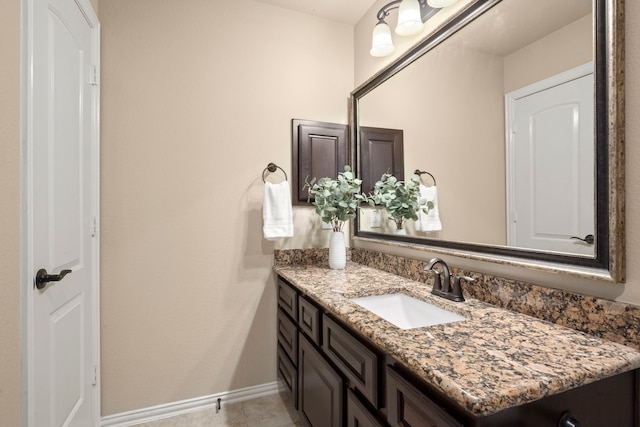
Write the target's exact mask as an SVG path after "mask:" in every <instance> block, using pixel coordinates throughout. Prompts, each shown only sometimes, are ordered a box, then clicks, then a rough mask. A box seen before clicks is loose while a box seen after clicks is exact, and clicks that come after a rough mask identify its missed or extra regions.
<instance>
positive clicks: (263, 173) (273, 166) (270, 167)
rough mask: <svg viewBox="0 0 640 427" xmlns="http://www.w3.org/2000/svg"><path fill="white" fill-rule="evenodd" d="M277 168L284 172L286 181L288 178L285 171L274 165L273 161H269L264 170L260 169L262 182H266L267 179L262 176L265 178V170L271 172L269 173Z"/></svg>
mask: <svg viewBox="0 0 640 427" xmlns="http://www.w3.org/2000/svg"><path fill="white" fill-rule="evenodd" d="M278 169H280V170H281V171H282V173H283V174H284V180H285V181H288V180H289V178H287V173H286V172H285V171H284V169H282V168H281V167H280V166H278V165H276V164H275V163H269V164H268V165H267V167H266V168H264V170H263V171H262V182H264V183H266V182H267V181H265V179H264V178H265V176H266V175H265V174H266V173H267V172H271V173H273V172H275V171H276V170H278Z"/></svg>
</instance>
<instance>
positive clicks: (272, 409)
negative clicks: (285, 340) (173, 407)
mask: <svg viewBox="0 0 640 427" xmlns="http://www.w3.org/2000/svg"><path fill="white" fill-rule="evenodd" d="M290 400H291V396H290V395H288V394H286V393H285V392H282V393H280V394H272V395H269V396H265V397H260V398H257V399H253V400H247V401H244V402H238V403H230V404H228V405H225V404H224V401H223V402H222V408H221V409H220V411H219V412H218V413H216V410H215V409H207V410H203V411H198V412H193V413H191V414H185V415H179V416H176V417H172V418H165V419H163V420H158V421H153V422H149V423H143V424H138V425H136V426H135V427H299V426H303V425H304V424H302V422H301V421H300V419H299V418H298V414H297V412H296V410H295V408H294V407H293V404H292V403H291V401H290Z"/></svg>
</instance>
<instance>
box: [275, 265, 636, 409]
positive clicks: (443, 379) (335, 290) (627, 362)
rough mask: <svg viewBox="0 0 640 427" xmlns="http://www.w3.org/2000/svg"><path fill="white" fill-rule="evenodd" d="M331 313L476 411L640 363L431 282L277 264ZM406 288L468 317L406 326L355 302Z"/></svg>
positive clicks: (606, 344)
mask: <svg viewBox="0 0 640 427" xmlns="http://www.w3.org/2000/svg"><path fill="white" fill-rule="evenodd" d="M274 270H275V271H276V273H278V274H279V275H280V276H282V277H284V278H285V279H286V280H288V281H289V282H291V283H292V284H293V285H295V286H296V287H297V288H298V289H300V290H301V291H302V293H303V294H307V295H308V296H310V297H311V298H312V299H314V300H315V301H316V302H318V303H320V304H321V305H322V306H324V308H326V309H327V311H329V312H330V313H332V314H334V315H335V316H336V317H338V318H339V319H341V320H343V321H344V322H345V323H347V324H349V325H351V326H352V327H353V328H354V329H355V330H357V331H359V332H360V333H362V334H363V335H364V336H366V337H368V338H369V339H371V340H372V341H373V342H375V343H376V344H378V345H379V346H380V347H381V348H382V349H383V350H384V351H385V352H387V353H389V354H390V355H391V356H392V357H393V358H395V359H396V360H397V361H398V362H400V363H402V364H404V365H405V366H406V367H408V368H409V369H411V370H412V371H413V372H415V373H416V374H417V375H419V376H420V377H422V378H423V379H424V380H426V381H427V382H428V383H429V384H431V385H433V386H434V387H436V388H437V389H439V390H441V391H442V392H443V393H445V394H446V395H447V396H449V397H450V398H451V399H453V400H455V401H456V402H457V403H458V404H460V405H461V406H462V407H463V408H466V409H467V410H468V411H469V412H471V413H472V414H474V415H476V416H486V415H490V414H493V413H496V412H499V411H501V410H503V409H506V408H510V407H513V406H518V405H522V404H525V403H527V402H531V401H534V400H538V399H540V398H542V397H545V396H549V395H552V394H556V393H560V392H562V391H565V390H569V389H572V388H575V387H579V386H581V385H585V384H588V383H591V382H594V381H597V380H600V379H603V378H606V377H609V376H612V375H616V374H619V373H622V372H626V371H629V370H632V369H635V368H638V367H640V352H638V351H637V350H635V349H632V348H630V347H626V346H624V345H621V344H616V343H613V342H610V341H606V340H603V339H600V338H597V337H594V336H591V335H587V334H584V333H582V332H578V331H575V330H573V329H569V328H566V327H562V326H558V325H555V324H553V323H550V322H546V321H543V320H539V319H536V318H533V317H529V316H526V315H524V314H520V313H516V312H512V311H509V310H506V309H502V308H498V307H495V306H492V305H490V304H487V303H484V302H481V301H478V300H473V299H467V300H466V301H465V302H451V301H448V300H446V299H444V298H440V297H437V296H433V295H431V293H430V292H431V286H430V285H427V284H424V283H421V282H416V281H413V280H409V279H405V278H402V277H400V276H396V275H393V274H390V273H386V272H383V271H380V270H376V269H373V268H370V267H366V266H363V265H360V264H356V263H351V262H350V263H347V266H346V268H345V269H344V270H330V269H328V268H326V267H320V266H313V265H286V266H275V267H274ZM395 292H401V293H405V294H408V295H411V296H415V297H417V298H419V299H422V300H424V301H426V302H428V303H430V304H433V305H436V306H438V307H441V308H444V309H446V310H449V311H452V312H455V313H458V314H460V315H462V316H464V317H465V318H466V319H468V320H466V321H461V322H455V323H449V324H444V325H436V326H429V327H424V328H416V329H408V330H403V329H400V328H398V327H396V326H394V325H393V324H391V323H389V322H387V321H386V320H384V319H382V318H380V317H378V316H377V315H375V314H373V313H371V312H369V311H368V310H366V309H364V308H362V307H360V306H359V305H357V304H355V303H353V302H351V301H350V299H351V298H356V297H361V296H369V295H380V294H387V293H395Z"/></svg>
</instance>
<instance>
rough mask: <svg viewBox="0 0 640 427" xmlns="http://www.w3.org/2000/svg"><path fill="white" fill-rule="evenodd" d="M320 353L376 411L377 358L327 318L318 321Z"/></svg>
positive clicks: (377, 402)
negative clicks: (321, 326)
mask: <svg viewBox="0 0 640 427" xmlns="http://www.w3.org/2000/svg"><path fill="white" fill-rule="evenodd" d="M322 324H323V333H322V350H324V353H325V354H326V355H327V357H328V358H329V359H330V360H331V361H332V362H333V363H335V365H336V366H337V367H338V368H339V369H340V370H341V371H342V372H343V373H344V375H345V376H346V377H347V378H348V379H349V384H350V386H353V387H355V388H357V389H358V390H360V392H361V393H362V394H363V396H364V397H366V398H367V399H369V401H370V402H371V404H373V406H375V407H379V403H380V402H379V399H378V393H379V390H378V356H377V355H376V353H374V352H373V351H371V350H370V349H369V348H368V347H367V346H365V345H364V344H362V343H361V342H360V341H359V340H358V339H356V338H355V337H354V336H353V335H351V333H349V332H348V331H347V330H345V329H344V328H342V327H341V326H340V325H338V324H337V323H336V322H334V321H333V320H331V318H330V317H328V316H326V315H324V316H323V317H322Z"/></svg>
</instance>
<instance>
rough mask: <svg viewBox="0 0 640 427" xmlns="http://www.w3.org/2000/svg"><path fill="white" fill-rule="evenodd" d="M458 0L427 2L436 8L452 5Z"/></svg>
mask: <svg viewBox="0 0 640 427" xmlns="http://www.w3.org/2000/svg"><path fill="white" fill-rule="evenodd" d="M456 1H458V0H427V4H428V5H429V6H431V7H432V8H434V9H439V8H442V7H447V6H451V5H452V4H454V3H455V2H456Z"/></svg>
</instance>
